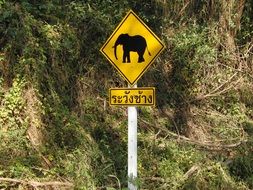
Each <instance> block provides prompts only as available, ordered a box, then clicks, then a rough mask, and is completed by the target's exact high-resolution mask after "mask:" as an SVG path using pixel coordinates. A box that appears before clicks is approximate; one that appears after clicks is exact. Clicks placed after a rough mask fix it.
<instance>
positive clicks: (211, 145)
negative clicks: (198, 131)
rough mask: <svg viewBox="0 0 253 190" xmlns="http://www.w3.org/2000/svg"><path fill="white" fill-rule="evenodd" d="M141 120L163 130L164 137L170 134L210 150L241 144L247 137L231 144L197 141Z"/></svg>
mask: <svg viewBox="0 0 253 190" xmlns="http://www.w3.org/2000/svg"><path fill="white" fill-rule="evenodd" d="M141 121H142V122H144V123H145V124H148V125H149V126H152V127H154V128H156V129H159V130H161V131H163V132H165V133H166V134H167V135H166V137H165V138H164V139H166V138H167V137H169V136H172V137H175V138H177V140H181V141H184V142H187V143H190V144H193V145H197V146H200V147H205V148H208V149H210V150H221V149H223V148H235V147H237V146H239V145H241V144H242V143H244V142H247V139H243V138H240V139H238V140H239V141H238V142H236V143H233V144H217V142H215V141H214V142H210V141H209V142H208V143H206V142H201V141H197V140H193V139H190V138H188V137H186V136H183V135H179V134H176V133H173V132H172V131H170V130H168V129H166V128H163V127H160V126H157V125H151V124H150V123H149V122H147V121H145V120H143V119H141Z"/></svg>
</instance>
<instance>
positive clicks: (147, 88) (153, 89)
mask: <svg viewBox="0 0 253 190" xmlns="http://www.w3.org/2000/svg"><path fill="white" fill-rule="evenodd" d="M112 90H152V91H153V97H154V101H153V104H111V91H112ZM155 95H156V93H155V87H137V88H110V89H109V105H110V106H155V103H156V96H155Z"/></svg>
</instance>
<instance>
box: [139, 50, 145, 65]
mask: <svg viewBox="0 0 253 190" xmlns="http://www.w3.org/2000/svg"><path fill="white" fill-rule="evenodd" d="M143 54H144V51H139V52H138V55H139V58H138V63H141V62H144V61H145V59H144V57H143Z"/></svg>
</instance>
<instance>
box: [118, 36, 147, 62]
mask: <svg viewBox="0 0 253 190" xmlns="http://www.w3.org/2000/svg"><path fill="white" fill-rule="evenodd" d="M118 45H122V46H123V63H126V62H127V63H130V62H131V59H130V52H131V51H132V52H137V53H138V55H139V58H138V63H141V62H144V61H145V59H144V57H143V55H144V53H145V50H146V48H147V51H148V47H147V42H146V39H145V38H144V37H143V36H140V35H135V36H130V35H128V34H120V35H119V36H118V38H117V40H116V42H115V44H114V46H113V48H114V55H115V58H116V59H118V57H117V46H118ZM148 54H149V55H151V54H150V52H149V51H148Z"/></svg>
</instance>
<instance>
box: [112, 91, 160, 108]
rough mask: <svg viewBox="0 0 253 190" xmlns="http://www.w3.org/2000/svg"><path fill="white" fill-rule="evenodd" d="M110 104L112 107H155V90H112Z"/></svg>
mask: <svg viewBox="0 0 253 190" xmlns="http://www.w3.org/2000/svg"><path fill="white" fill-rule="evenodd" d="M109 104H110V105H111V106H154V105H155V88H153V87H142V88H111V89H110V91H109Z"/></svg>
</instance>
